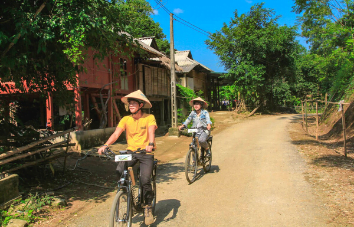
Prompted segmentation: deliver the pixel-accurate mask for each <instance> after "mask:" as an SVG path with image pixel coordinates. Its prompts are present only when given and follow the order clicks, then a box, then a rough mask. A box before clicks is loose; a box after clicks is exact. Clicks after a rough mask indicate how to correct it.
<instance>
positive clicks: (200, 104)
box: [179, 97, 212, 160]
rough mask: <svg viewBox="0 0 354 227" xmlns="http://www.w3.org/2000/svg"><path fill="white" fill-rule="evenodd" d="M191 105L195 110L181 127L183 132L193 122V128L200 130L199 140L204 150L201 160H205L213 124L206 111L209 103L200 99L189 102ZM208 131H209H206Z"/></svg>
mask: <svg viewBox="0 0 354 227" xmlns="http://www.w3.org/2000/svg"><path fill="white" fill-rule="evenodd" d="M189 105H190V106H192V107H193V108H194V110H192V112H191V113H190V114H189V116H188V118H187V120H186V121H185V122H183V124H182V125H181V126H180V127H179V130H181V129H182V128H183V127H187V125H188V124H189V123H190V122H191V121H193V125H192V128H198V129H199V130H198V133H197V135H196V136H197V137H198V140H199V144H200V146H201V147H202V148H204V149H202V150H201V155H200V156H201V157H200V160H203V159H204V151H205V152H206V153H207V154H208V150H209V144H208V142H207V139H208V136H209V130H210V129H211V124H212V122H211V121H210V117H209V113H208V111H207V110H206V108H207V107H208V103H207V102H205V101H204V100H203V99H202V98H200V97H198V98H195V99H192V100H191V101H190V102H189ZM205 129H207V130H208V131H206V130H205Z"/></svg>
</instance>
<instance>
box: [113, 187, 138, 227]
mask: <svg viewBox="0 0 354 227" xmlns="http://www.w3.org/2000/svg"><path fill="white" fill-rule="evenodd" d="M128 196H129V195H128V193H127V192H123V191H119V192H118V193H117V194H116V196H115V197H114V200H113V204H112V208H111V213H110V217H109V227H118V226H119V227H130V226H132V215H133V210H132V203H131V199H128V198H129V197H128Z"/></svg>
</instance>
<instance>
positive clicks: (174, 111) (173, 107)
mask: <svg viewBox="0 0 354 227" xmlns="http://www.w3.org/2000/svg"><path fill="white" fill-rule="evenodd" d="M170 55H171V56H170V57H171V114H172V128H177V99H176V95H177V91H176V71H175V45H174V40H173V14H172V13H171V14H170Z"/></svg>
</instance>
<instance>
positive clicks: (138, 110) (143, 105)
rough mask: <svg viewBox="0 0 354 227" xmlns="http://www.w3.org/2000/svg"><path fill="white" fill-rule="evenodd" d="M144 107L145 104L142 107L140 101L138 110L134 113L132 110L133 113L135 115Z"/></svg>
mask: <svg viewBox="0 0 354 227" xmlns="http://www.w3.org/2000/svg"><path fill="white" fill-rule="evenodd" d="M143 107H144V105H143V106H142V107H140V103H139V109H138V110H137V111H135V112H134V113H133V112H132V115H135V114H137V113H138V112H139V110H141V109H142V108H143Z"/></svg>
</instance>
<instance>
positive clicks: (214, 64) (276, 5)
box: [147, 0, 306, 72]
mask: <svg viewBox="0 0 354 227" xmlns="http://www.w3.org/2000/svg"><path fill="white" fill-rule="evenodd" d="M147 1H148V2H149V3H150V4H151V6H152V7H153V8H154V9H155V15H153V16H152V17H153V19H154V20H155V21H156V22H159V23H160V25H161V27H162V29H163V31H164V33H165V34H166V36H167V37H166V38H167V39H168V40H170V17H169V15H168V14H167V13H166V12H165V11H164V10H163V9H162V8H161V7H159V6H158V4H157V3H156V1H155V0H147ZM261 2H265V7H266V8H271V9H274V10H275V13H276V15H281V16H282V17H281V18H280V19H279V21H278V23H279V24H280V25H284V24H286V25H289V26H292V25H294V24H295V23H296V17H297V15H296V14H295V13H293V12H291V11H292V6H293V5H294V0H267V1H264V0H263V1H258V0H219V1H211V0H179V1H175V0H162V3H163V5H164V6H165V7H166V8H167V9H168V10H170V11H171V12H173V13H174V14H176V15H177V16H179V17H180V18H182V19H184V20H186V21H188V22H190V23H192V24H194V25H196V26H198V27H200V28H202V29H203V30H206V31H209V32H212V33H213V32H215V31H218V30H220V29H221V27H222V26H223V23H224V22H226V23H229V21H230V19H231V18H232V17H233V14H234V11H235V10H237V11H238V14H239V15H240V14H242V13H247V12H248V11H249V10H250V8H251V6H252V5H254V4H256V3H261ZM207 38H208V37H207V36H205V35H203V34H201V33H199V32H197V31H195V30H193V29H191V28H189V27H187V26H185V25H183V24H181V23H179V22H177V21H174V40H175V49H177V50H191V52H192V55H193V58H194V60H196V61H198V62H200V63H202V64H204V65H205V66H207V67H209V68H210V69H212V70H213V71H216V72H224V71H225V70H224V68H223V66H222V65H221V63H220V60H219V58H218V57H217V56H216V55H215V54H214V53H213V52H212V51H211V50H209V49H208V48H207V46H206V45H205V40H206V39H207ZM299 41H300V43H301V44H302V45H306V43H305V41H304V39H302V38H299Z"/></svg>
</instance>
